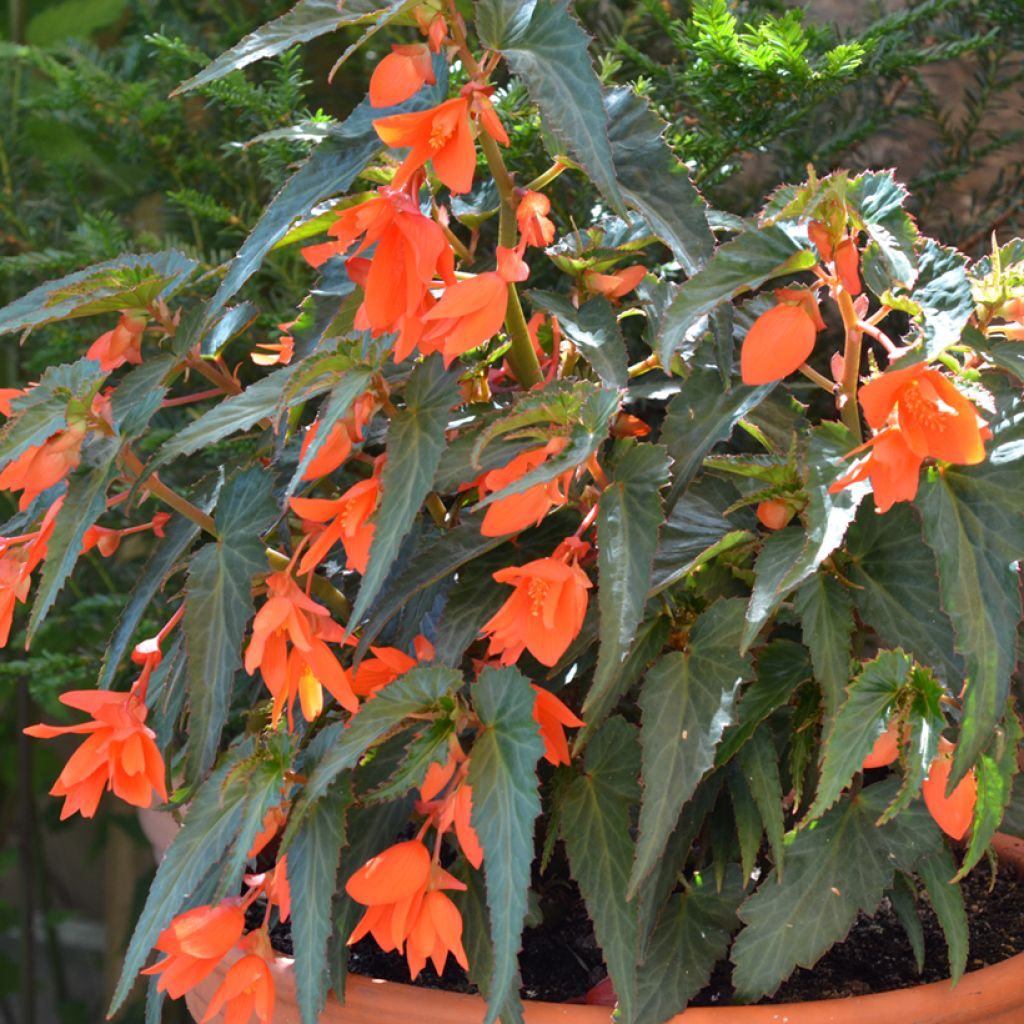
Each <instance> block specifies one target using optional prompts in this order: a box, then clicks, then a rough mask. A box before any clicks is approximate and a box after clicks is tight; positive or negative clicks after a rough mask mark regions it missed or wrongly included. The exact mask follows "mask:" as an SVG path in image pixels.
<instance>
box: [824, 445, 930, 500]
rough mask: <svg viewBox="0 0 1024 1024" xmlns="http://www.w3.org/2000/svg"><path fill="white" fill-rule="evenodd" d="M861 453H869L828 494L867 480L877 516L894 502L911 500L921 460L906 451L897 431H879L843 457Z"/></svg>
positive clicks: (906, 446)
mask: <svg viewBox="0 0 1024 1024" xmlns="http://www.w3.org/2000/svg"><path fill="white" fill-rule="evenodd" d="M863 451H867V452H869V454H868V456H867V458H865V459H862V460H861V461H860V462H858V463H856V464H855V465H854V466H853V468H852V469H850V471H849V472H848V473H846V474H845V475H843V476H841V477H840V478H839V479H838V480H837V481H836V482H835V483H834V484H833V485H832V486H831V487H830V488H829V489H828V490H829V494H835V493H836V491H841V490H842V489H843V488H844V487H849V486H850V484H855V483H858V482H860V481H861V480H867V479H869V478H870V480H871V490H872V493H873V494H874V498H875V509H876V510H877V511H878V512H888V511H889V509H890V508H892V506H893V505H894V504H896V502H897V501H912V500H913V499H914V496H915V495H916V494H917V484H918V479H919V477H920V475H921V463H922V462H923V461H924V460H923V459H922V458H921V456H920V455H917V454H915V453H914V452H913V451H912V450H911V449H910V447H909V445H908V444H907V442H906V441H905V440H904V438H903V434H902V433H901V432H900V431H899V430H898V429H897V428H895V427H891V428H889V429H888V430H882V431H880V432H879V433H877V434H875V436H874V437H873V438H871V440H870V441H867V442H866V443H864V444H862V445H861V446H860V447H859V448H854V449H853V451H852V452H850V453H849V455H847V456H846V457H847V458H851V457H852V456H854V455H859V454H860V453H861V452H863Z"/></svg>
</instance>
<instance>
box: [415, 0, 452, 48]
mask: <svg viewBox="0 0 1024 1024" xmlns="http://www.w3.org/2000/svg"><path fill="white" fill-rule="evenodd" d="M412 13H413V16H414V17H415V18H416V24H417V25H419V29H420V32H421V33H422V34H423V35H425V36H426V37H427V43H428V44H429V46H430V49H431V50H432V51H433V52H434V53H440V52H441V47H442V46H443V45H444V41H445V40H446V39H447V38H448V22H447V21H445V17H444V14H442V13H441V11H438V10H435V9H433V8H431V6H430V5H429V4H417V5H416V7H414V8H413V12H412Z"/></svg>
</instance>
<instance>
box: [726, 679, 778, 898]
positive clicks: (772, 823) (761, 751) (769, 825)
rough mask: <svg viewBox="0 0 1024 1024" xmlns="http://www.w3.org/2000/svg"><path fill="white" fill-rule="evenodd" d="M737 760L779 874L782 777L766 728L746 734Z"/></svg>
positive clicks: (775, 751) (776, 754) (776, 752)
mask: <svg viewBox="0 0 1024 1024" xmlns="http://www.w3.org/2000/svg"><path fill="white" fill-rule="evenodd" d="M755 685H757V684H755ZM737 762H738V767H739V770H740V772H742V774H743V779H744V781H745V782H746V784H747V785H748V786H749V787H750V793H751V796H753V798H754V803H755V804H756V805H757V811H758V813H759V814H760V815H761V822H762V824H763V825H764V831H765V835H767V836H768V845H769V846H770V847H771V849H772V860H773V861H774V862H775V870H776V872H777V874H778V876H779V877H780V878H781V877H782V860H783V855H784V854H783V845H782V836H783V832H784V831H785V824H784V822H783V817H782V781H781V779H780V778H779V754H778V751H777V750H776V749H775V744H774V743H773V742H772V738H771V734H770V733H769V732H768V730H766V729H758V730H757V731H756V732H755V733H754V734H753V736H751V737H750V742H749V743H745V744H744V745H743V746H742V747H740V750H739V755H738V757H737ZM748 877H749V876H748Z"/></svg>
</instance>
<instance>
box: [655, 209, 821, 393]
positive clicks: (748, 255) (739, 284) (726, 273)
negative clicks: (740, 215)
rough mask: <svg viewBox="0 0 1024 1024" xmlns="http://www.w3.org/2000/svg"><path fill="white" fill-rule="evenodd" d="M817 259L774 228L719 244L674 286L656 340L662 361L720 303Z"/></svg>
mask: <svg viewBox="0 0 1024 1024" xmlns="http://www.w3.org/2000/svg"><path fill="white" fill-rule="evenodd" d="M816 262H817V258H816V257H815V255H814V254H813V253H812V252H811V251H810V249H808V248H807V247H806V245H805V244H804V242H803V241H798V240H797V239H796V238H794V237H793V235H792V234H790V232H788V231H786V230H785V229H783V228H781V227H777V226H771V227H766V228H760V229H758V230H757V231H745V232H744V233H743V234H742V235H739V236H738V237H736V238H734V239H733V240H732V241H731V242H726V243H725V244H724V245H721V246H719V247H718V249H716V250H715V254H714V255H713V256H712V257H711V259H710V260H708V262H707V263H706V265H705V266H704V267H703V268H702V269H700V270H699V271H697V273H696V274H694V275H693V276H692V277H691V278H690V279H689V280H688V281H684V282H683V283H682V284H681V285H680V286H679V287H678V288H677V289H676V293H675V295H674V296H673V298H672V301H671V302H670V303H669V306H668V309H666V310H665V316H664V317H663V319H662V321H661V335H660V337H659V339H658V355H659V357H660V359H661V365H662V366H668V365H669V364H670V363H671V361H672V356H673V354H674V353H675V352H676V351H677V350H678V349H679V348H680V347H681V346H682V344H683V342H684V340H685V338H686V335H687V332H689V331H690V330H691V328H693V327H694V326H696V324H697V321H698V320H699V319H700V318H701V317H702V316H706V315H707V314H708V313H710V312H711V311H712V310H713V309H714V308H715V307H716V306H717V305H719V303H722V302H726V301H727V300H729V299H730V298H732V297H733V296H734V295H735V294H736V293H738V292H742V291H749V290H751V289H753V288H757V287H759V286H760V285H762V284H764V282H765V281H767V280H769V279H770V278H773V277H779V276H781V275H782V274H791V273H794V272H795V271H797V270H807V269H808V268H810V267H813V266H814V264H815V263H816ZM720 390H721V388H719V391H720Z"/></svg>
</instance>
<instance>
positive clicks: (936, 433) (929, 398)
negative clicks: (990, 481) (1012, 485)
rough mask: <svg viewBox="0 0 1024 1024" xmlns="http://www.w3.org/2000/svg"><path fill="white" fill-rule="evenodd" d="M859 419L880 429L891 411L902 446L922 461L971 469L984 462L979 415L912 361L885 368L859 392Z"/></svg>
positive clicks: (932, 373) (936, 373)
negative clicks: (898, 367) (861, 411)
mask: <svg viewBox="0 0 1024 1024" xmlns="http://www.w3.org/2000/svg"><path fill="white" fill-rule="evenodd" d="M860 404H861V407H862V408H863V409H864V418H865V419H866V420H867V421H868V423H869V424H870V426H871V427H872V428H873V429H875V430H880V429H881V428H882V427H884V426H885V425H886V423H887V422H888V421H889V420H890V417H891V416H892V415H893V414H894V413H895V421H896V424H897V425H898V427H899V430H900V433H901V434H902V435H903V439H904V440H905V441H906V443H907V446H908V447H909V448H910V449H911V451H913V452H914V453H915V454H917V455H920V456H921V458H927V457H928V456H931V457H932V458H935V459H942V460H943V462H957V463H960V464H962V465H973V464H975V463H978V462H981V461H983V460H984V458H985V445H984V440H985V437H986V436H988V431H987V429H985V427H984V424H983V423H981V422H980V421H979V419H978V411H977V410H976V409H975V408H974V406H973V405H972V404H971V402H970V401H968V399H966V398H965V397H964V396H963V395H962V394H961V393H960V392H959V391H958V390H957V388H956V385H955V384H953V382H952V381H950V380H948V379H947V378H946V377H944V376H943V375H942V374H941V373H939V371H938V370H929V369H928V368H927V367H926V365H925V364H924V363H916V364H915V365H913V366H909V367H907V369H905V370H887V371H886V372H885V373H883V374H881V375H880V376H878V377H876V378H875V379H874V380H871V381H868V383H867V384H865V385H864V386H863V387H862V388H861V389H860Z"/></svg>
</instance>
